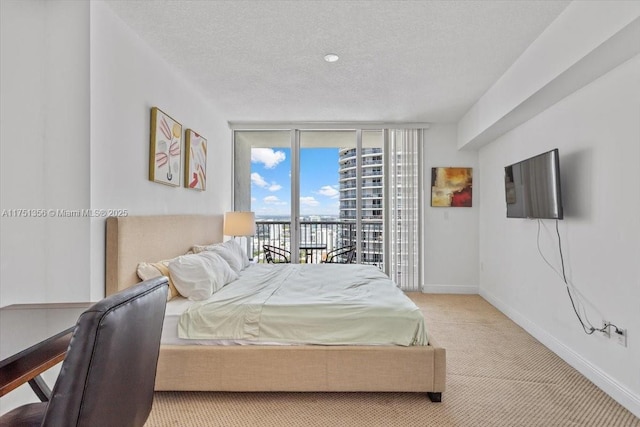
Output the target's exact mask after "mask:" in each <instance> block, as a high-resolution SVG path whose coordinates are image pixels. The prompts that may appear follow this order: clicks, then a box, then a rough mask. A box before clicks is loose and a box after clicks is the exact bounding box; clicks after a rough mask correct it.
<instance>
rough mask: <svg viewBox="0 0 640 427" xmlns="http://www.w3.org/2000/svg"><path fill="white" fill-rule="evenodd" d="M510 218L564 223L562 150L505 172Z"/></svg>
mask: <svg viewBox="0 0 640 427" xmlns="http://www.w3.org/2000/svg"><path fill="white" fill-rule="evenodd" d="M504 173H505V176H504V182H505V196H506V201H507V218H545V219H562V218H563V212H562V194H561V192H560V161H559V158H558V149H557V148H556V149H554V150H551V151H548V152H546V153H542V154H539V155H537V156H534V157H531V158H529V159H526V160H523V161H521V162H518V163H514V164H512V165H510V166H506V167H505V168H504Z"/></svg>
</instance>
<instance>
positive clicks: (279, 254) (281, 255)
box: [262, 245, 291, 264]
mask: <svg viewBox="0 0 640 427" xmlns="http://www.w3.org/2000/svg"><path fill="white" fill-rule="evenodd" d="M262 249H263V250H264V258H265V259H266V260H267V262H268V263H271V264H273V263H279V262H285V263H289V262H291V252H290V251H288V250H286V249H283V248H279V247H277V246H272V245H262Z"/></svg>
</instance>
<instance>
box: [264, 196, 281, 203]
mask: <svg viewBox="0 0 640 427" xmlns="http://www.w3.org/2000/svg"><path fill="white" fill-rule="evenodd" d="M262 201H263V202H264V203H266V204H269V205H286V204H287V202H283V201H282V200H280V199H278V196H267V197H265V198H264V199H262Z"/></svg>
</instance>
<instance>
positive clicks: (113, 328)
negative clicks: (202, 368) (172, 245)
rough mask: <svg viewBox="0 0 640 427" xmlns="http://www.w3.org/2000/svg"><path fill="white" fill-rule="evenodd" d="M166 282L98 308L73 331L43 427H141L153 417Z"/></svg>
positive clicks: (135, 289) (162, 279) (142, 286)
mask: <svg viewBox="0 0 640 427" xmlns="http://www.w3.org/2000/svg"><path fill="white" fill-rule="evenodd" d="M167 292H168V280H167V278H166V277H158V278H155V279H151V280H147V281H145V282H142V283H140V284H138V285H135V286H133V287H131V288H128V289H125V290H124V291H121V292H119V293H116V294H113V295H111V296H109V297H107V298H105V299H103V300H102V301H100V302H98V303H96V304H95V305H93V306H92V307H91V308H89V309H88V310H87V311H85V312H84V313H83V314H82V315H80V318H79V319H78V322H77V324H76V327H75V331H74V333H73V337H72V339H71V343H70V344H69V349H68V351H67V356H66V358H65V360H64V362H63V363H62V368H61V370H60V374H59V376H58V379H57V381H56V383H55V385H54V387H53V390H52V393H51V400H50V401H49V406H48V407H47V411H46V414H45V417H44V421H43V424H42V425H43V426H56V427H59V426H132V427H133V426H143V425H144V423H145V421H146V420H147V418H148V416H149V413H150V412H151V406H152V403H153V389H154V384H155V377H156V367H157V363H158V354H159V351H160V335H161V333H162V323H163V320H164V312H165V306H166V303H167Z"/></svg>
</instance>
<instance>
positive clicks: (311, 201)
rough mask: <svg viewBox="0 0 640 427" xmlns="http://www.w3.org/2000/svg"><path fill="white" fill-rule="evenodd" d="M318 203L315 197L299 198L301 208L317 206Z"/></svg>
mask: <svg viewBox="0 0 640 427" xmlns="http://www.w3.org/2000/svg"><path fill="white" fill-rule="evenodd" d="M319 204H320V202H318V201H317V200H316V199H315V197H313V196H308V197H300V205H301V206H318V205H319Z"/></svg>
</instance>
